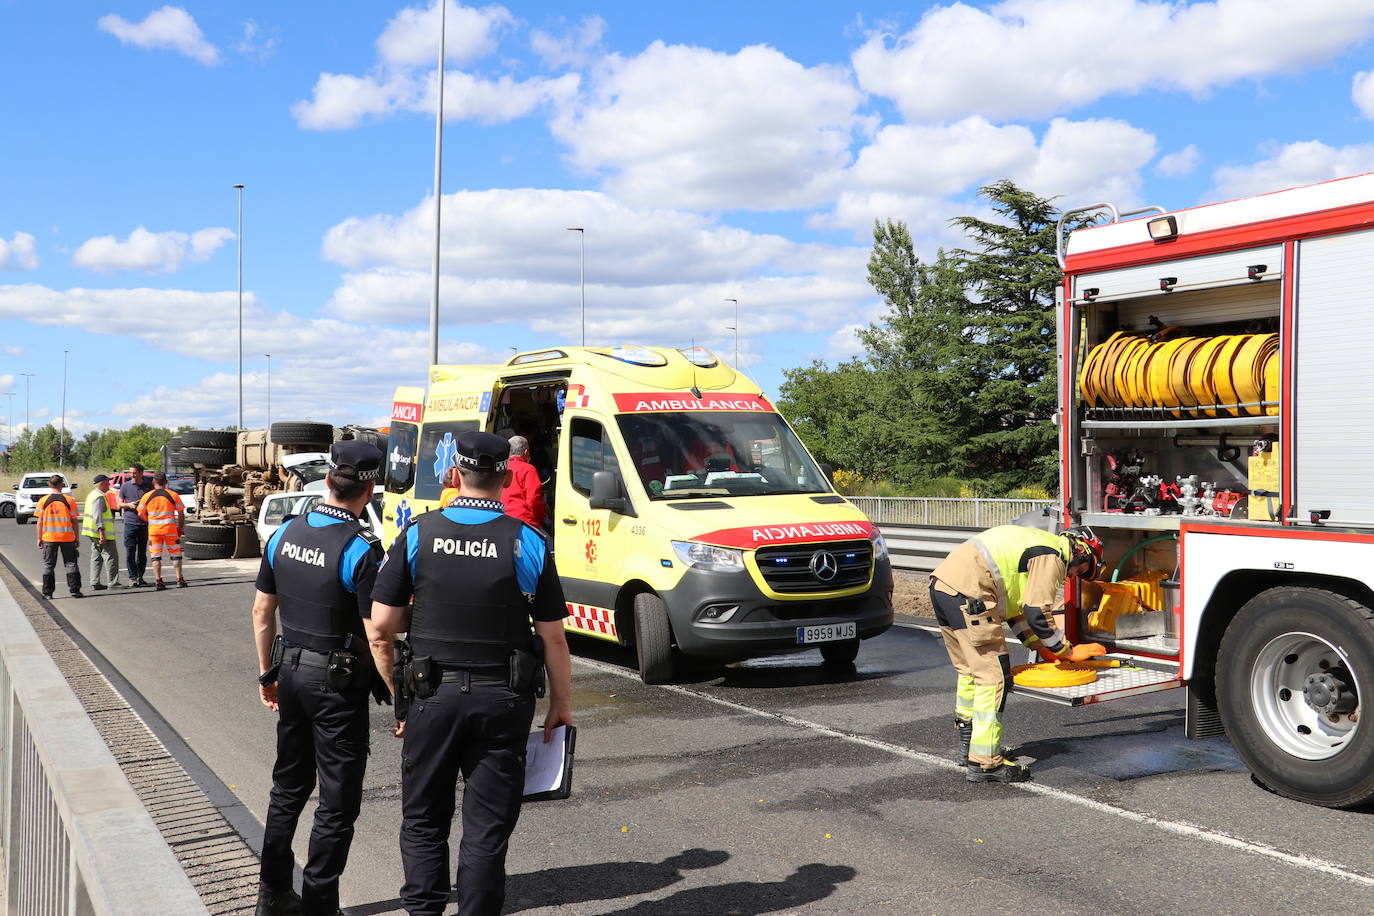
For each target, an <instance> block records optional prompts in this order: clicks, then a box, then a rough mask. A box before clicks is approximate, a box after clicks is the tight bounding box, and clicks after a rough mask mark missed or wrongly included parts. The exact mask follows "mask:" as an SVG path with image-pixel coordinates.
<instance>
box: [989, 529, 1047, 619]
mask: <svg viewBox="0 0 1374 916" xmlns="http://www.w3.org/2000/svg"><path fill="white" fill-rule="evenodd" d="M973 543H974V544H975V545H976V546H977V547H978V550H979V552H980V553H981V554H982V555H983V559H984V560H985V561H987V564H988V568H989V569H990V570H992V578H993V579H994V580H995V581H996V582H997V590H998V591H999V592H1001V596H1000V597H1001V598H1002V601H1003V604H1002V607H1003V608H1004V609H1005V612H1006V615H1007V616H1008V617H1012V616H1015V615H1017V614H1020V613H1021V596H1022V595H1023V594H1025V591H1026V580H1027V579H1028V578H1029V577H1030V570H1029V569H1028V568H1027V565H1026V562H1025V560H1026V556H1025V555H1026V552H1027V551H1028V550H1031V549H1032V548H1036V547H1047V548H1049V549H1050V550H1052V551H1054V552H1055V553H1056V554H1058V555H1059V559H1061V560H1063V561H1064V567H1065V568H1066V569H1067V568H1068V565H1069V556H1070V547H1069V542H1068V540H1067V539H1066V538H1064V537H1061V536H1060V535H1057V534H1051V533H1050V532H1048V531H1041V530H1040V529H1039V528H1025V527H1022V526H1021V525H998V526H997V527H996V528H989V529H988V530H987V531H984V532H982V533H981V534H976V535H974V536H973Z"/></svg>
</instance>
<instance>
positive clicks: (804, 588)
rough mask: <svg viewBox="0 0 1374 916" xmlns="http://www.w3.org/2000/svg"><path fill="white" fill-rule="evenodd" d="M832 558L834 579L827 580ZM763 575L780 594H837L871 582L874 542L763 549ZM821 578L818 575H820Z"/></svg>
mask: <svg viewBox="0 0 1374 916" xmlns="http://www.w3.org/2000/svg"><path fill="white" fill-rule="evenodd" d="M821 555H828V556H829V563H830V564H833V567H834V570H835V572H834V575H833V576H831V577H828V578H827V577H825V573H826V572H827V571H828V569H829V566H828V565H827V561H826V560H825V557H824V556H821ZM754 560H755V562H756V563H758V566H759V573H760V574H762V576H763V581H764V582H767V583H768V587H769V588H771V589H772V590H773V591H775V592H778V593H779V594H784V595H786V594H798V593H803V592H833V591H839V590H840V589H845V588H856V587H858V586H860V585H864V584H866V583H867V582H868V579H869V575H870V573H871V571H872V569H873V542H872V541H867V540H864V541H830V542H826V543H821V544H789V545H787V546H785V547H760V548H759V549H758V550H757V551H755V552H754ZM818 572H819V573H820V575H817V573H818Z"/></svg>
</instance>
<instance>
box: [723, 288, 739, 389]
mask: <svg viewBox="0 0 1374 916" xmlns="http://www.w3.org/2000/svg"><path fill="white" fill-rule="evenodd" d="M725 301H726V302H733V303H735V326H734V327H733V328H731V329H730V330H732V331H734V332H735V371H736V372H738V371H739V300H738V299H726V300H725Z"/></svg>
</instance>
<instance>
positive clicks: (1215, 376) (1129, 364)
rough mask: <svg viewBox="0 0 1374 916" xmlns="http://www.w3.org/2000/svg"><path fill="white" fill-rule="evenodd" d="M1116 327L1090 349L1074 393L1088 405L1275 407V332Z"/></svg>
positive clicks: (1196, 410) (1179, 411)
mask: <svg viewBox="0 0 1374 916" xmlns="http://www.w3.org/2000/svg"><path fill="white" fill-rule="evenodd" d="M1176 330H1177V328H1164V329H1162V330H1158V331H1151V332H1146V333H1141V332H1134V331H1117V332H1116V333H1114V334H1112V335H1111V336H1110V337H1108V338H1107V340H1106V341H1104V342H1103V343H1101V344H1098V345H1097V346H1095V347H1093V348H1092V350H1091V351H1090V352H1089V353H1088V358H1087V360H1085V361H1084V365H1083V371H1082V372H1081V373H1080V374H1079V379H1078V391H1079V394H1080V395H1081V396H1082V398H1083V399H1084V400H1085V401H1086V402H1087V403H1088V406H1090V407H1126V408H1147V407H1153V408H1167V409H1168V412H1169V414H1170V415H1171V416H1175V417H1184V416H1196V417H1217V416H1237V417H1239V416H1259V415H1261V414H1268V415H1270V416H1273V415H1277V413H1278V390H1279V359H1278V349H1279V337H1278V335H1277V334H1225V335H1221V336H1218V337H1173V338H1171V339H1168V340H1163V339H1162V338H1164V337H1167V336H1168V335H1170V334H1171V333H1172V332H1174V331H1176Z"/></svg>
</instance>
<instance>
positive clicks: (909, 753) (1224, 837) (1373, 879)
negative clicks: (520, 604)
mask: <svg viewBox="0 0 1374 916" xmlns="http://www.w3.org/2000/svg"><path fill="white" fill-rule="evenodd" d="M905 626H912V627H915V626H916V625H914V624H905ZM916 628H918V629H927V628H925V627H916ZM573 662H574V664H577V665H585V666H587V667H589V668H595V669H596V670H598V671H602V672H604V673H606V674H613V675H615V676H616V677H620V678H624V679H625V680H628V681H634V682H635V683H637V684H638V683H642V682H641V681H640V679H639V675H638V674H637V673H635V672H633V671H627V670H626V669H624V668H620V667H617V666H615V665H611V664H607V663H605V662H598V661H593V660H591V659H587V658H578V657H576V656H574V658H573ZM657 688H658V689H660V690H666V691H669V692H670V693H677V694H681V695H682V696H686V697H693V698H695V699H698V700H705V701H706V702H708V703H714V704H716V705H717V706H723V707H725V708H726V709H732V710H734V711H736V712H741V713H745V714H747V715H752V716H757V717H759V718H763V719H771V720H773V721H775V722H783V723H786V724H787V725H792V726H795V727H797V728H804V729H807V730H808V731H812V732H815V733H817V734H821V735H826V736H828V737H831V738H839V739H840V740H841V741H848V742H849V743H850V744H858V745H861V746H863V747H869V748H873V749H874V750H879V751H883V752H885V753H888V754H892V755H894V756H897V757H904V758H906V759H907V760H914V761H916V762H917V763H923V764H926V765H927V766H931V767H935V768H937V769H942V770H962V769H963V767H962V766H960V765H959V764H957V763H955V762H954V761H953V760H950V759H948V758H946V757H937V756H936V755H934V754H927V753H925V752H923V751H917V750H913V749H912V748H909V747H903V746H902V745H900V744H892V743H890V742H887V741H879V740H878V739H876V738H869V737H866V736H864V735H856V734H854V733H852V732H845V731H840V730H839V729H835V728H830V727H829V726H827V725H822V724H820V723H819V722H812V721H810V720H809V719H802V718H800V717H798V716H791V715H788V714H787V713H781V712H771V711H769V710H766V709H759V708H757V707H754V706H748V705H746V704H744V703H736V702H735V701H733V700H726V699H722V698H721V697H716V696H712V695H711V694H709V693H703V692H701V691H698V690H693V689H692V688H690V687H682V686H679V685H677V684H660V685H657ZM1011 787H1012V788H1015V789H1020V790H1022V791H1023V792H1030V793H1033V794H1035V795H1042V796H1044V797H1046V798H1053V799H1055V800H1056V801H1061V802H1067V803H1068V804H1071V805H1078V806H1079V807H1081V808H1087V809H1088V810H1090V811H1096V812H1098V813H1099V814H1110V815H1114V816H1116V817H1120V818H1124V819H1125V820H1128V821H1133V822H1135V823H1137V824H1145V825H1147V826H1150V827H1156V828H1158V829H1160V830H1163V831H1165V832H1167V833H1174V834H1178V835H1179V836H1185V837H1190V838H1192V839H1195V840H1201V841H1203V842H1206V843H1213V844H1215V845H1218V846H1226V847H1228V848H1231V849H1237V850H1240V851H1241V852H1248V853H1250V854H1252V855H1257V856H1263V857H1265V858H1269V859H1275V860H1277V861H1279V862H1283V863H1284V864H1285V865H1292V866H1294V867H1296V868H1305V869H1308V870H1309V871H1316V872H1321V873H1322V874H1326V875H1331V876H1332V877H1335V878H1341V879H1343V880H1345V881H1350V882H1351V883H1353V884H1359V885H1363V886H1364V887H1374V875H1367V874H1364V873H1362V872H1357V871H1351V870H1350V869H1347V868H1345V867H1343V866H1341V865H1337V864H1336V863H1334V862H1328V861H1326V860H1325V859H1316V858H1313V857H1312V856H1304V855H1298V854H1296V853H1291V852H1284V851H1283V850H1281V849H1278V848H1276V847H1273V846H1270V845H1268V844H1266V843H1258V842H1255V841H1253V840H1243V839H1241V838H1239V837H1234V836H1231V835H1230V834H1226V833H1221V832H1220V831H1216V830H1209V829H1207V828H1206V827H1200V826H1198V825H1196V824H1190V823H1188V822H1186V821H1176V820H1170V819H1168V818H1162V817H1155V816H1153V815H1150V814H1141V813H1140V812H1138V811H1131V810H1130V809H1128V808H1122V807H1119V806H1117V805H1109V804H1107V803H1106V802H1100V801H1097V800H1096V799H1091V798H1086V797H1084V796H1082V795H1075V794H1074V793H1072V792H1068V791H1065V790H1063V789H1055V788H1052V787H1050V786H1046V785H1041V784H1039V783H1035V782H1022V783H1012V784H1011Z"/></svg>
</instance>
